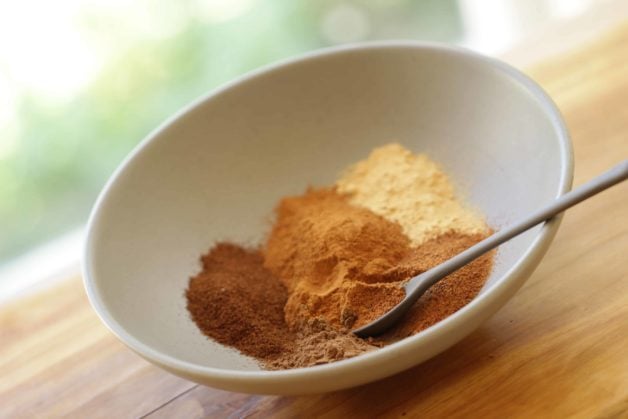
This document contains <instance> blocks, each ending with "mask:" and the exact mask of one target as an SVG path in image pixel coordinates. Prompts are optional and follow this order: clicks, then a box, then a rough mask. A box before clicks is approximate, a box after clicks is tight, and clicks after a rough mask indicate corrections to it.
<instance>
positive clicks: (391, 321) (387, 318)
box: [353, 294, 414, 338]
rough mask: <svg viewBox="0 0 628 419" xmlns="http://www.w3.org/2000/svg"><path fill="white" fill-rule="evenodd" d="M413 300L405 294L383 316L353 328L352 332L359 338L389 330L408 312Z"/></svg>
mask: <svg viewBox="0 0 628 419" xmlns="http://www.w3.org/2000/svg"><path fill="white" fill-rule="evenodd" d="M413 303H414V302H413V301H411V300H410V299H409V298H408V295H407V294H406V296H405V298H404V299H403V300H401V302H399V304H397V305H396V306H394V307H393V308H391V309H390V310H389V311H388V312H386V313H385V314H384V315H383V316H381V317H379V318H378V319H376V320H373V321H372V322H370V323H369V324H367V325H364V326H362V327H360V328H358V329H355V330H354V331H353V333H354V334H355V335H356V336H358V337H361V338H367V337H369V336H378V335H381V334H382V333H384V332H386V331H387V330H389V329H390V328H391V327H393V326H394V325H395V324H397V323H398V322H399V320H400V319H401V318H402V317H403V316H404V315H405V314H406V313H407V312H408V310H409V309H410V307H412V304H413Z"/></svg>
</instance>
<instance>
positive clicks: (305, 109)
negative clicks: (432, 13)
mask: <svg viewBox="0 0 628 419" xmlns="http://www.w3.org/2000/svg"><path fill="white" fill-rule="evenodd" d="M392 140H394V141H399V142H401V143H403V144H404V145H405V146H406V147H408V148H410V149H412V150H414V151H416V152H425V153H428V154H429V155H430V156H431V157H432V158H434V159H435V160H437V161H439V162H440V163H441V164H442V165H443V166H444V168H445V169H446V170H447V171H448V172H449V173H450V175H451V176H452V178H453V179H454V181H456V182H457V183H458V186H459V188H460V190H461V191H462V193H463V194H464V195H465V196H466V197H467V199H468V201H470V202H471V203H472V204H473V205H475V206H477V207H479V208H480V209H481V210H482V211H483V212H484V213H485V214H486V216H487V217H488V221H489V223H490V224H491V225H492V226H494V227H497V228H499V226H500V225H503V224H504V223H508V222H509V221H511V220H514V219H516V218H517V217H519V216H521V215H523V214H526V213H528V212H529V211H530V210H532V209H535V208H538V207H539V206H541V205H543V204H546V203H548V202H549V201H551V200H552V199H554V198H555V197H557V196H558V195H560V194H562V193H564V192H566V191H567V190H568V189H569V188H570V186H571V179H572V172H573V163H572V156H571V145H570V141H569V138H568V135H567V132H566V130H565V126H564V124H563V121H562V120H561V117H560V115H559V112H558V111H557V109H556V107H555V106H554V105H553V103H552V101H551V100H550V99H549V97H548V96H547V95H546V94H545V93H544V92H543V91H542V90H541V89H540V88H539V86H537V85H536V84H535V83H534V82H532V81H531V80H530V79H528V78H527V77H525V76H523V75H522V74H521V73H519V72H518V71H516V70H514V69H513V68H511V67H509V66H507V65H505V64H502V63H500V62H498V61H496V60H493V59H489V58H486V57H482V56H479V55H476V54H474V53H471V52H469V51H465V50H461V49H457V48H451V47H445V46H439V45H432V44H423V43H414V42H392V43H376V44H366V45H361V46H352V47H344V48H335V49H329V50H324V51H321V52H315V53H313V54H309V55H306V56H304V57H302V58H298V59H296V60H290V61H287V62H283V63H280V64H278V65H274V66H271V67H267V68H265V69H262V70H260V71H256V72H254V73H252V74H249V75H247V76H245V77H243V78H241V79H239V80H237V81H235V82H233V83H230V84H229V85H227V86H225V87H223V88H221V89H219V90H218V91H216V92H213V93H211V94H209V95H207V96H205V97H203V98H202V99H200V100H198V101H196V102H195V103H193V104H192V105H190V106H189V107H187V108H186V109H185V110H183V111H182V112H180V113H178V114H177V115H175V116H174V117H173V118H171V119H170V120H169V121H167V122H166V123H165V124H163V125H162V126H161V127H159V128H158V129H157V130H155V131H154V132H153V133H152V134H150V135H149V136H148V138H146V139H145V140H144V141H143V142H142V143H141V144H140V145H139V146H138V147H137V148H136V149H135V150H134V151H133V153H131V155H130V156H129V158H127V159H126V161H125V162H124V163H123V164H122V165H121V167H120V168H119V169H118V170H117V172H116V173H115V174H114V175H113V176H112V178H111V180H110V181H109V183H108V184H107V186H106V187H105V189H104V191H103V192H102V194H101V196H100V198H99V199H98V202H97V203H96V205H95V208H94V211H93V213H92V216H91V219H90V223H89V233H88V237H87V241H86V249H85V259H84V274H85V286H86V288H87V293H88V295H89V299H90V301H91V303H92V305H93V306H94V309H95V310H96V312H97V313H98V315H99V316H100V317H101V319H102V321H103V322H104V323H105V324H106V325H107V326H108V327H109V328H110V329H111V331H112V332H113V333H115V334H116V335H117V336H118V337H119V338H120V339H121V340H122V341H123V342H124V343H125V344H127V345H128V346H129V347H130V348H131V349H133V350H134V351H135V352H137V353H138V354H139V355H141V356H142V357H144V358H146V359H147V360H149V361H151V362H153V363H155V364H157V365H159V366H161V367H163V368H164V369H166V370H168V371H170V372H172V373H174V374H177V375H180V376H182V377H185V378H188V379H190V380H193V381H196V382H199V383H202V384H206V385H210V386H215V387H219V388H223V389H227V390H232V391H241V392H253V393H269V394H270V393H274V394H304V393H312V392H324V391H331V390H336V389H340V388H345V387H350V386H355V385H358V384H363V383H366V382H369V381H373V380H377V379H379V378H383V377H386V376H389V375H392V374H395V373H396V372H399V371H402V370H404V369H406V368H409V367H411V366H413V365H416V364H418V363H420V362H422V361H425V360H426V359H428V358H430V357H432V356H434V355H436V354H437V353H439V352H441V351H443V350H444V349H446V348H448V347H450V346H451V345H453V344H454V343H456V342H458V341H459V340H461V339H462V338H463V337H465V336H466V335H468V334H469V333H470V332H472V331H473V330H474V329H475V328H477V327H478V325H479V324H480V323H482V322H483V321H484V320H486V319H487V318H488V317H489V316H491V315H492V314H493V313H495V312H496V311H497V310H498V309H499V308H500V307H501V306H502V305H503V304H504V303H505V302H506V301H507V300H508V299H509V298H510V297H511V296H512V295H513V294H514V293H515V292H516V291H517V289H518V288H519V287H521V285H522V284H523V282H524V281H525V280H526V278H527V277H528V276H529V275H530V273H531V272H532V271H533V269H534V268H535V267H536V266H537V264H538V263H539V261H540V259H541V257H542V256H543V254H544V253H545V251H546V249H547V247H548V245H549V244H550V241H551V240H552V238H553V236H554V234H555V232H556V229H557V227H558V220H555V221H552V222H549V223H546V224H545V225H543V226H540V227H538V228H536V229H534V230H532V231H530V232H528V233H526V234H524V235H522V236H520V237H518V238H517V239H515V240H512V241H511V242H509V243H508V244H506V245H504V246H502V247H501V248H500V249H499V253H498V256H497V261H496V265H495V269H494V271H493V274H492V275H491V277H490V279H489V281H488V283H487V284H486V286H485V287H484V289H483V290H482V291H481V293H480V294H479V295H478V297H477V298H475V300H473V301H472V302H471V303H470V304H469V305H467V306H466V307H464V308H463V309H462V310H460V311H458V312H457V313H456V314H454V315H452V316H451V317H449V318H447V319H446V320H444V321H442V322H440V323H438V324H436V325H435V326H433V327H431V328H429V329H428V330H425V331H424V332H422V333H419V334H417V335H415V336H412V337H410V338H407V339H405V340H403V341H401V342H398V343H396V344H393V345H390V346H387V347H385V348H383V349H379V350H377V351H374V352H372V353H368V354H364V355H361V356H358V357H356V358H353V359H349V360H345V361H341V362H336V363H333V364H329V365H322V366H316V367H311V368H301V369H293V370H286V371H262V370H260V369H259V368H258V367H257V365H256V364H255V363H254V362H253V361H252V360H251V359H249V358H246V357H244V356H241V355H239V354H238V353H237V352H235V351H233V350H232V349H229V348H226V347H223V346H221V345H218V344H216V343H214V342H212V341H210V340H208V339H206V338H205V337H204V336H203V335H202V334H201V333H200V332H199V331H198V330H197V328H196V326H195V325H194V323H193V322H192V321H191V320H190V318H189V316H188V313H187V311H186V308H185V298H184V295H183V292H184V290H185V288H186V286H187V282H188V278H189V276H190V275H192V274H194V273H195V272H197V271H198V269H199V262H198V259H199V255H200V254H201V253H203V252H206V251H207V250H208V248H209V247H210V246H211V245H212V243H214V242H215V241H216V240H220V239H228V240H234V241H238V242H243V243H256V242H258V241H259V240H260V239H262V237H263V235H264V232H265V231H267V229H268V220H269V217H270V214H271V211H272V209H273V207H274V205H275V203H276V202H277V200H278V199H279V198H280V197H282V196H284V195H287V194H298V193H301V192H302V191H303V190H304V189H305V188H306V186H308V185H328V184H331V183H332V182H333V181H334V180H335V178H336V177H337V175H338V174H339V172H340V171H341V170H342V169H343V168H345V167H346V166H347V165H349V164H350V163H353V162H355V161H357V160H360V159H362V158H364V157H366V156H367V155H368V153H369V151H370V150H371V149H372V148H373V147H376V146H378V145H381V144H384V143H387V142H390V141H392Z"/></svg>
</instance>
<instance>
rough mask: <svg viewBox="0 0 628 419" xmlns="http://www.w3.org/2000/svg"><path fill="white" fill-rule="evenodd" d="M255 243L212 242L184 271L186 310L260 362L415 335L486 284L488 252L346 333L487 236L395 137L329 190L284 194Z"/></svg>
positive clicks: (309, 360) (300, 359) (332, 354)
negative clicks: (364, 330) (410, 301)
mask: <svg viewBox="0 0 628 419" xmlns="http://www.w3.org/2000/svg"><path fill="white" fill-rule="evenodd" d="M275 213H276V220H275V223H274V225H273V227H272V229H271V231H270V233H269V235H268V237H267V239H266V242H265V243H264V244H263V245H262V246H261V247H259V248H255V249H251V248H244V247H242V246H239V245H237V244H233V243H218V244H216V245H215V246H214V247H213V248H212V249H210V251H209V252H208V253H207V254H206V255H205V256H203V257H202V264H203V266H202V271H201V272H200V273H199V274H198V275H196V276H194V277H193V278H191V280H190V283H189V287H188V289H187V292H186V297H187V301H188V305H187V306H188V310H189V312H190V314H191V316H192V319H193V320H194V321H195V322H196V324H197V325H198V327H199V328H200V329H201V330H202V331H203V333H205V334H206V335H207V336H209V337H210V338H213V339H215V340H216V341H218V342H220V343H222V344H225V345H229V346H232V347H234V348H236V349H238V350H239V351H240V352H242V353H243V354H245V355H249V356H253V357H255V358H257V359H258V360H259V361H260V362H261V363H262V365H263V366H264V367H266V368H269V369H283V368H295V367H305V366H311V365H316V364H322V363H327V362H332V361H336V360H340V359H345V358H350V357H352V356H355V355H358V354H360V353H363V352H366V351H369V350H372V349H374V348H376V347H378V346H382V345H385V344H387V343H390V342H393V341H395V340H399V339H401V338H404V337H407V336H410V335H412V334H415V333H418V332H420V331H421V330H423V329H425V328H427V327H429V326H431V325H433V324H434V323H436V322H438V321H440V320H442V319H444V318H445V317H447V316H449V315H451V314H453V313H454V312H456V311H457V310H459V309H460V308H462V307H463V306H464V305H466V304H467V303H468V302H469V301H471V300H472V299H473V298H474V297H475V295H476V294H477V293H478V292H479V290H480V289H481V288H482V286H483V284H484V282H485V281H486V279H487V277H488V275H489V273H490V270H491V266H492V257H493V256H492V254H487V255H485V256H483V257H481V258H479V259H477V260H475V261H474V262H472V263H471V264H469V265H467V266H465V267H464V268H462V269H460V270H459V271H457V272H455V273H453V274H451V275H450V276H448V277H447V278H446V279H444V280H442V281H440V282H439V283H438V284H436V285H434V286H433V287H432V288H431V289H430V290H429V291H428V292H427V293H426V294H425V295H424V296H423V297H422V298H421V299H420V300H419V301H418V302H417V303H416V304H415V306H414V307H413V308H412V310H411V311H410V313H409V315H408V316H407V317H406V318H405V319H404V321H402V322H401V323H400V324H399V325H398V326H396V327H395V328H393V329H392V330H391V331H390V332H388V333H386V334H385V335H383V336H380V337H377V338H375V339H374V338H370V339H368V340H362V339H359V338H357V337H356V336H354V335H353V334H352V333H351V330H352V329H354V328H356V327H359V326H362V325H364V324H367V323H369V322H370V321H372V320H374V319H375V318H377V317H379V316H380V315H382V314H383V313H385V312H386V311H388V310H389V309H390V308H392V307H393V306H394V305H396V304H397V303H398V302H399V301H400V300H401V299H402V298H403V296H404V291H403V289H402V288H401V285H402V284H403V283H404V281H406V280H407V279H409V278H411V277H413V276H415V275H417V274H419V273H421V272H424V271H426V270H428V269H430V268H432V267H433V266H436V265H438V264H439V263H441V262H444V261H445V260H447V259H449V258H451V257H452V256H454V255H455V254H457V253H459V252H461V251H462V250H464V249H466V248H468V247H470V246H471V245H473V244H475V243H477V242H478V241H480V240H482V239H484V238H485V237H486V236H487V235H488V234H490V230H489V229H488V227H487V226H486V224H485V223H484V221H483V220H482V218H481V217H480V216H479V215H478V214H476V213H475V212H473V211H471V210H470V209H468V208H465V207H464V206H463V205H462V204H461V203H460V202H459V201H458V200H457V198H456V196H455V191H454V188H453V186H452V185H451V183H450V181H449V179H448V178H447V176H446V175H445V174H444V173H443V172H442V170H441V169H440V168H439V167H438V166H437V165H436V164H435V163H434V162H432V161H431V160H429V159H428V158H427V157H426V156H424V155H414V154H413V153H412V152H410V151H408V150H406V149H405V148H403V147H402V146H400V145H398V144H390V145H387V146H384V147H381V148H378V149H375V150H373V152H372V153H371V155H370V156H369V157H368V158H367V159H366V160H364V161H361V162H359V163H357V164H356V165H354V166H352V167H350V168H349V169H348V170H347V172H346V173H345V174H344V175H343V176H342V177H341V178H340V179H339V180H338V181H337V182H336V184H335V185H334V186H332V187H329V188H319V189H308V190H307V191H306V192H305V193H304V194H303V195H300V196H294V197H286V198H284V199H282V200H281V201H280V202H279V204H278V206H277V208H276V210H275Z"/></svg>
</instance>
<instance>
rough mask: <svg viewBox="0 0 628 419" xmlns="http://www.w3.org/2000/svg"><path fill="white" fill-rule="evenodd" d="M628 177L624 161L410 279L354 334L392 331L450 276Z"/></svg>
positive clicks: (626, 161) (375, 333)
mask: <svg viewBox="0 0 628 419" xmlns="http://www.w3.org/2000/svg"><path fill="white" fill-rule="evenodd" d="M626 178H628V160H625V161H623V162H622V163H620V164H618V165H617V166H615V167H613V168H612V169H611V170H609V171H608V172H606V173H603V174H601V175H600V176H598V177H596V178H594V179H592V180H590V181H589V182H587V183H585V184H584V185H581V186H579V187H578V188H576V189H574V190H572V191H570V192H568V193H566V194H564V195H562V196H561V197H559V198H558V199H557V200H555V201H554V202H552V203H551V204H549V205H548V206H546V207H545V208H542V209H540V210H538V211H536V212H534V213H533V214H532V215H530V216H528V217H525V218H524V219H523V220H521V221H519V222H518V223H515V224H513V225H511V226H510V227H507V228H504V229H501V230H500V231H498V232H497V233H495V234H493V235H491V236H490V237H487V238H486V239H484V240H482V241H481V242H479V243H477V244H475V245H473V246H471V247H470V248H468V249H467V250H465V251H464V252H462V253H459V254H458V255H456V256H454V257H453V258H451V259H449V260H448V261H446V262H443V263H441V264H440V265H438V266H436V267H435V268H432V269H430V270H429V271H426V272H423V273H422V274H420V275H417V276H415V277H414V278H411V279H409V280H408V282H407V283H406V284H405V285H404V289H405V291H406V296H405V297H404V299H403V300H401V302H400V303H399V304H397V305H396V306H394V307H393V308H392V309H390V311H388V312H387V313H386V314H384V315H383V316H381V317H380V318H378V319H377V320H374V321H372V322H371V323H369V324H367V325H366V326H362V327H360V328H359V329H356V330H354V331H353V333H355V334H356V335H358V336H360V337H368V336H376V335H379V334H381V333H383V332H385V331H386V330H388V329H390V328H391V327H392V326H393V325H394V324H395V323H397V322H398V321H399V320H401V318H402V317H403V316H404V314H406V313H407V312H408V310H410V307H412V305H413V304H414V303H415V302H416V301H417V300H418V299H419V298H420V297H421V296H422V295H423V294H424V293H425V291H427V290H428V289H429V288H430V287H431V286H432V285H434V284H435V283H437V282H438V281H440V280H441V279H443V278H445V277H446V276H447V275H449V274H450V273H452V272H454V271H456V270H458V269H460V268H462V267H463V266H465V265H466V264H468V263H469V262H471V261H473V260H474V259H477V258H478V257H480V256H482V255H483V254H484V253H486V252H488V251H489V250H491V249H493V248H495V247H497V246H499V245H500V244H502V243H504V242H506V241H508V240H510V239H512V238H513V237H515V236H518V235H519V234H521V233H523V232H524V231H526V230H529V229H530V228H532V227H534V226H536V225H537V224H539V223H542V222H543V221H546V220H548V219H550V218H552V217H553V216H555V215H556V214H559V213H561V212H563V211H564V210H566V209H567V208H570V207H572V206H574V205H576V204H577V203H579V202H581V201H584V200H585V199H587V198H589V197H591V196H593V195H595V194H597V193H599V192H602V191H603V190H605V189H607V188H609V187H611V186H613V185H615V184H617V183H619V182H621V181H623V180H626Z"/></svg>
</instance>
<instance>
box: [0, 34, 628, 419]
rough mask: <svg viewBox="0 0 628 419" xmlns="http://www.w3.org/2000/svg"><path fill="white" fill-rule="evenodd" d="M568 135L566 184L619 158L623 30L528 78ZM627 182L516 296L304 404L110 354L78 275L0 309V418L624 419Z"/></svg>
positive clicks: (587, 211) (625, 53) (623, 126)
mask: <svg viewBox="0 0 628 419" xmlns="http://www.w3.org/2000/svg"><path fill="white" fill-rule="evenodd" d="M528 73H529V74H531V75H532V76H533V77H534V78H535V79H537V80H538V81H539V82H540V83H541V84H542V85H543V86H544V88H545V89H546V90H547V91H548V92H549V93H550V95H551V96H552V97H553V98H554V99H555V100H556V102H557V104H558V106H559V107H560V109H561V110H562V112H563V114H564V115H565V118H566V120H567V124H568V126H569V128H570V131H571V133H572V137H573V142H574V147H575V160H576V176H575V184H579V183H582V182H583V181H584V180H586V179H588V178H590V177H592V176H594V175H596V174H598V173H600V172H602V171H603V170H604V169H605V168H607V167H609V166H611V165H612V164H614V163H617V162H618V161H620V160H622V159H625V158H627V157H628V25H624V26H621V27H620V28H618V29H616V30H614V31H613V32H612V33H610V34H607V35H606V36H604V37H603V38H601V39H599V40H598V41H596V42H595V43H593V44H590V45H587V46H585V47H582V48H579V49H577V50H576V51H575V52H572V53H570V54H568V55H564V56H562V57H558V58H554V59H552V60H551V61H548V62H545V63H542V64H540V65H538V66H536V67H534V68H532V69H530V70H529V71H528ZM627 259H628V185H626V184H623V185H620V186H618V187H615V188H614V189H611V190H609V191H607V192H605V193H603V194H602V195H600V196H598V197H596V198H595V199H593V200H591V201H588V202H586V203H584V204H582V205H580V206H578V207H576V208H574V209H572V210H570V211H569V212H568V213H567V215H566V216H565V218H564V222H563V225H562V227H561V228H560V230H559V233H558V235H557V237H556V239H555V242H554V244H553V245H552V247H551V248H550V250H549V252H548V254H547V256H546V257H545V259H544V260H543V262H542V263H541V265H540V266H539V268H538V269H537V271H536V272H535V273H534V274H533V275H532V277H531V278H530V280H529V281H528V283H527V284H526V285H525V286H524V288H523V289H522V290H521V291H520V292H519V293H518V294H517V295H516V296H515V297H514V298H513V300H512V301H511V302H510V303H509V304H508V305H507V306H506V307H505V308H503V309H502V310H501V311H500V312H499V313H498V314H497V315H496V316H494V317H493V318H492V319H491V320H490V321H488V322H487V323H486V324H485V325H483V326H482V327H481V328H480V329H479V330H478V331H477V332H475V333H473V334H472V335H471V336H469V337H468V338H467V339H465V340H464V341H462V342H460V343H459V344H458V345H456V346H454V347H453V348H451V349H450V350H448V351H446V352H444V353H443V354H441V355H439V356H437V357H435V358H433V359H432V360H430V361H428V362H426V363H424V364H422V365H420V366H418V367H416V368H413V369H411V370H408V371H405V372H403V373H401V374H398V375H395V376H393V377H391V378H388V379H385V380H382V381H379V382H375V383H372V384H369V385H365V386H362V387H358V388H354V389H350V390H346V391H340V392H336V393H330V394H322V395H316V396H307V397H267V396H252V395H244V394H237V393H229V392H224V391H219V390H214V389H210V388H206V387H202V386H198V385H195V384H193V383H190V382H188V381H185V380H183V379H180V378H177V377H174V376H172V375H170V374H168V373H166V372H163V371H161V370H159V369H157V368H156V367H153V366H151V365H150V364H148V363H147V362H145V361H144V360H142V359H140V358H139V357H138V356H136V355H135V354H133V353H132V352H131V351H129V350H128V349H126V348H125V347H124V346H123V345H122V344H120V343H119V342H118V341H117V340H116V339H115V338H114V337H113V336H112V335H111V334H110V333H109V332H108V331H107V330H106V329H105V328H104V326H102V325H101V324H100V322H99V321H98V319H97V318H96V316H95V314H93V312H92V310H91V308H90V307H89V305H88V303H87V300H86V297H85V295H84V293H83V289H82V286H81V283H80V281H79V280H78V279H73V280H71V281H67V282H65V283H63V284H61V285H59V286H57V287H54V288H52V289H50V290H47V291H45V292H41V293H38V294H36V295H33V296H30V297H28V298H23V299H21V300H18V301H14V302H12V303H10V304H8V305H5V306H4V307H2V308H0V342H1V346H0V417H59V416H66V417H116V418H117V417H143V416H146V417H151V418H170V417H224V416H228V415H232V416H235V417H240V416H252V417H265V416H271V415H272V416H276V417H313V416H323V417H356V416H367V417H372V416H375V415H381V416H386V417H399V416H407V417H415V416H424V417H534V418H538V417H584V418H591V417H595V418H618V417H628V263H627Z"/></svg>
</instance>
